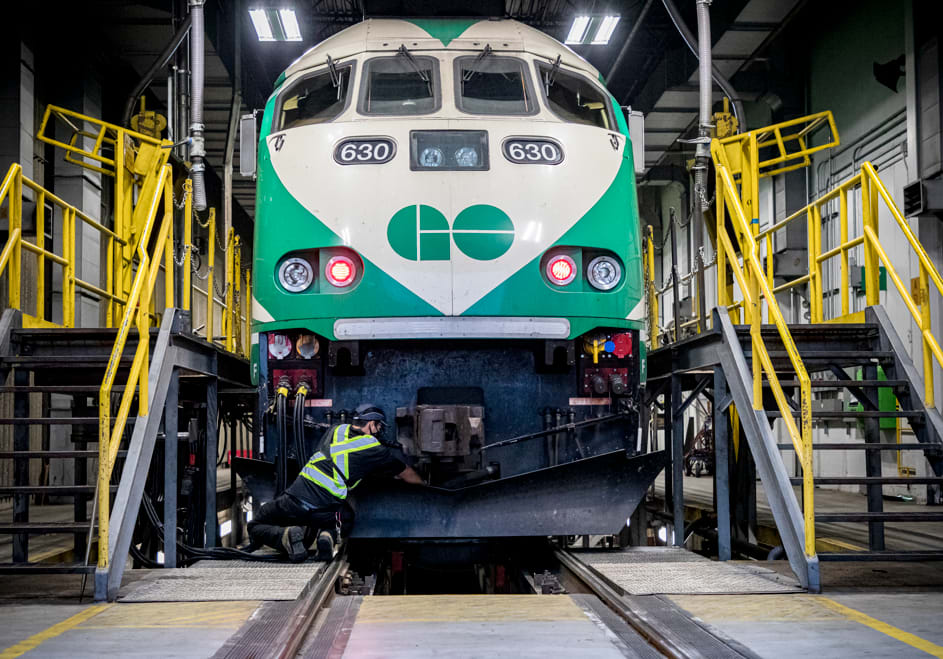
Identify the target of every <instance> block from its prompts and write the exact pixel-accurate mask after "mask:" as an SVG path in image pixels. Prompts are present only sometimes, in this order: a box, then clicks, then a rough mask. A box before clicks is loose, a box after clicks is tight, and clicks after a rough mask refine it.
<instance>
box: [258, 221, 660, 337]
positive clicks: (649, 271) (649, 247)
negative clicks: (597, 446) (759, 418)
mask: <svg viewBox="0 0 943 659" xmlns="http://www.w3.org/2000/svg"><path fill="white" fill-rule="evenodd" d="M653 232H654V230H653V229H652V225H650V224H649V225H648V230H647V235H646V236H645V259H644V261H643V264H644V266H645V267H644V268H643V269H644V271H645V289H646V290H647V291H648V295H647V296H646V297H647V298H648V299H647V306H648V341H649V347H650V348H651V349H652V350H657V349H658V318H659V315H658V292H657V290H656V288H657V287H656V285H655V240H654V237H653V236H654V233H653ZM250 299H251V298H250Z"/></svg>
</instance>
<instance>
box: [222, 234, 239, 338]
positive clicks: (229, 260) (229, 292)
mask: <svg viewBox="0 0 943 659" xmlns="http://www.w3.org/2000/svg"><path fill="white" fill-rule="evenodd" d="M235 241H236V237H235V233H234V232H233V230H232V229H229V235H228V236H227V237H226V298H225V308H224V309H223V330H224V332H223V333H224V334H225V336H226V343H225V346H226V350H228V351H229V352H232V351H233V350H234V348H235V344H234V332H233V326H232V308H233V275H232V273H233V262H234V259H233V245H234V244H235Z"/></svg>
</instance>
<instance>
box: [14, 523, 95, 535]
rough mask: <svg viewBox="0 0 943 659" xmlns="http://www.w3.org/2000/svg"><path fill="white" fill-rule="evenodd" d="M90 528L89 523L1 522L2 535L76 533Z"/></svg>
mask: <svg viewBox="0 0 943 659" xmlns="http://www.w3.org/2000/svg"><path fill="white" fill-rule="evenodd" d="M88 528H89V522H0V533H37V534H39V533H48V534H52V533H75V532H76V531H87V530H88Z"/></svg>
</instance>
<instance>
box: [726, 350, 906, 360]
mask: <svg viewBox="0 0 943 659" xmlns="http://www.w3.org/2000/svg"><path fill="white" fill-rule="evenodd" d="M744 352H745V353H746V355H747V357H749V356H750V355H751V354H752V351H751V350H745V351H744ZM767 352H768V353H769V356H770V359H783V358H785V359H788V358H789V353H788V352H787V351H785V350H767ZM799 356H800V357H801V358H802V360H803V361H806V360H821V359H831V360H845V359H860V360H862V361H871V360H872V359H890V358H892V357H893V356H894V353H893V352H891V351H890V350H802V348H800V349H799Z"/></svg>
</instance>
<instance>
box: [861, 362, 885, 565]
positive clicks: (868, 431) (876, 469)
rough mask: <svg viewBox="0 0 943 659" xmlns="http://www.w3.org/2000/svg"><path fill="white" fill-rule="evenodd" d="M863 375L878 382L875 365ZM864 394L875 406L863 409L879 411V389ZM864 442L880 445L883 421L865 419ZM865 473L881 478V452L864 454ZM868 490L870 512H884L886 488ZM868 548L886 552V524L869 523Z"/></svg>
mask: <svg viewBox="0 0 943 659" xmlns="http://www.w3.org/2000/svg"><path fill="white" fill-rule="evenodd" d="M862 374H863V377H864V379H865V380H872V381H873V380H877V378H878V369H877V365H876V364H873V363H868V364H865V365H864V366H863V368H862ZM862 393H863V394H864V395H865V396H867V397H868V398H869V399H870V400H871V401H872V402H873V403H874V405H873V406H871V405H862V409H865V410H867V409H871V408H872V407H873V409H875V410H879V409H880V406H879V405H878V388H877V387H864V388H863V389H862ZM864 441H865V442H867V443H868V444H878V443H880V441H881V420H880V419H877V418H874V417H865V419H864ZM864 466H865V473H866V474H867V476H868V477H871V478H876V477H880V476H881V451H874V450H867V451H865V452H864ZM867 489H868V512H869V513H880V512H884V497H883V496H882V495H883V493H884V492H883V490H884V488H883V487H882V485H881V484H880V483H875V484H869V485H868V486H867ZM868 548H869V549H870V550H871V551H884V522H868Z"/></svg>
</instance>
